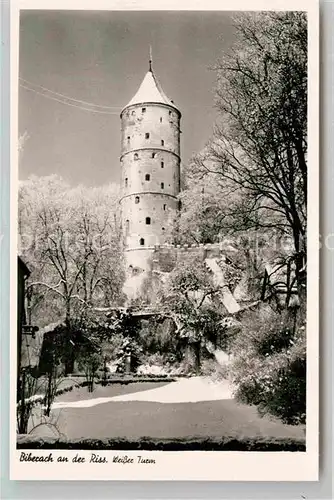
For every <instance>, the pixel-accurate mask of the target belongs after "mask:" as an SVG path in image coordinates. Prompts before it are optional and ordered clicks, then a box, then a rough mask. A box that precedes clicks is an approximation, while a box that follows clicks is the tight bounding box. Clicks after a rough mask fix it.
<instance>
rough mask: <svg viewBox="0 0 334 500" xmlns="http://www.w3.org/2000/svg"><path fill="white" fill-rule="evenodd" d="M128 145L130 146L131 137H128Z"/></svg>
mask: <svg viewBox="0 0 334 500" xmlns="http://www.w3.org/2000/svg"><path fill="white" fill-rule="evenodd" d="M127 141H128V144H130V136H129V135H128V137H127Z"/></svg>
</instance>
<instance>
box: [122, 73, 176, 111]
mask: <svg viewBox="0 0 334 500" xmlns="http://www.w3.org/2000/svg"><path fill="white" fill-rule="evenodd" d="M144 103H154V104H155V103H157V104H166V105H167V106H170V107H172V108H174V109H176V110H178V109H177V107H176V106H175V104H174V103H173V101H171V100H170V99H169V98H168V97H167V96H166V94H165V93H164V91H163V90H162V88H161V86H160V84H159V82H158V80H157V78H156V76H155V75H154V73H153V71H152V70H150V71H148V72H147V73H146V75H145V77H144V80H143V81H142V83H141V85H140V87H139V89H138V91H137V93H136V94H135V95H134V96H133V98H132V99H131V101H130V102H129V103H128V104H127V105H126V106H125V107H124V108H123V110H124V109H125V108H128V107H129V106H134V105H136V104H144Z"/></svg>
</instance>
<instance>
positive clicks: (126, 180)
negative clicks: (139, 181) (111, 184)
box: [125, 177, 128, 187]
mask: <svg viewBox="0 0 334 500" xmlns="http://www.w3.org/2000/svg"><path fill="white" fill-rule="evenodd" d="M125 187H128V178H127V177H126V178H125Z"/></svg>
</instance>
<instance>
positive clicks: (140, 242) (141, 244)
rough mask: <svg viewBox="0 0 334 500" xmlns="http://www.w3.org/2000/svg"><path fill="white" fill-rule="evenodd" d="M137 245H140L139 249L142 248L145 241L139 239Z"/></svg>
mask: <svg viewBox="0 0 334 500" xmlns="http://www.w3.org/2000/svg"><path fill="white" fill-rule="evenodd" d="M139 245H140V246H141V247H143V246H144V245H145V240H144V238H140V240H139Z"/></svg>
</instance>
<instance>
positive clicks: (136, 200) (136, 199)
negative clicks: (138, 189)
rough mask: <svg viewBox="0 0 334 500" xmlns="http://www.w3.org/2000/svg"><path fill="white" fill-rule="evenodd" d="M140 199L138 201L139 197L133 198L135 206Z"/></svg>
mask: <svg viewBox="0 0 334 500" xmlns="http://www.w3.org/2000/svg"><path fill="white" fill-rule="evenodd" d="M139 201H140V199H139V196H136V197H135V204H136V205H137V204H138V203H139Z"/></svg>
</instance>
